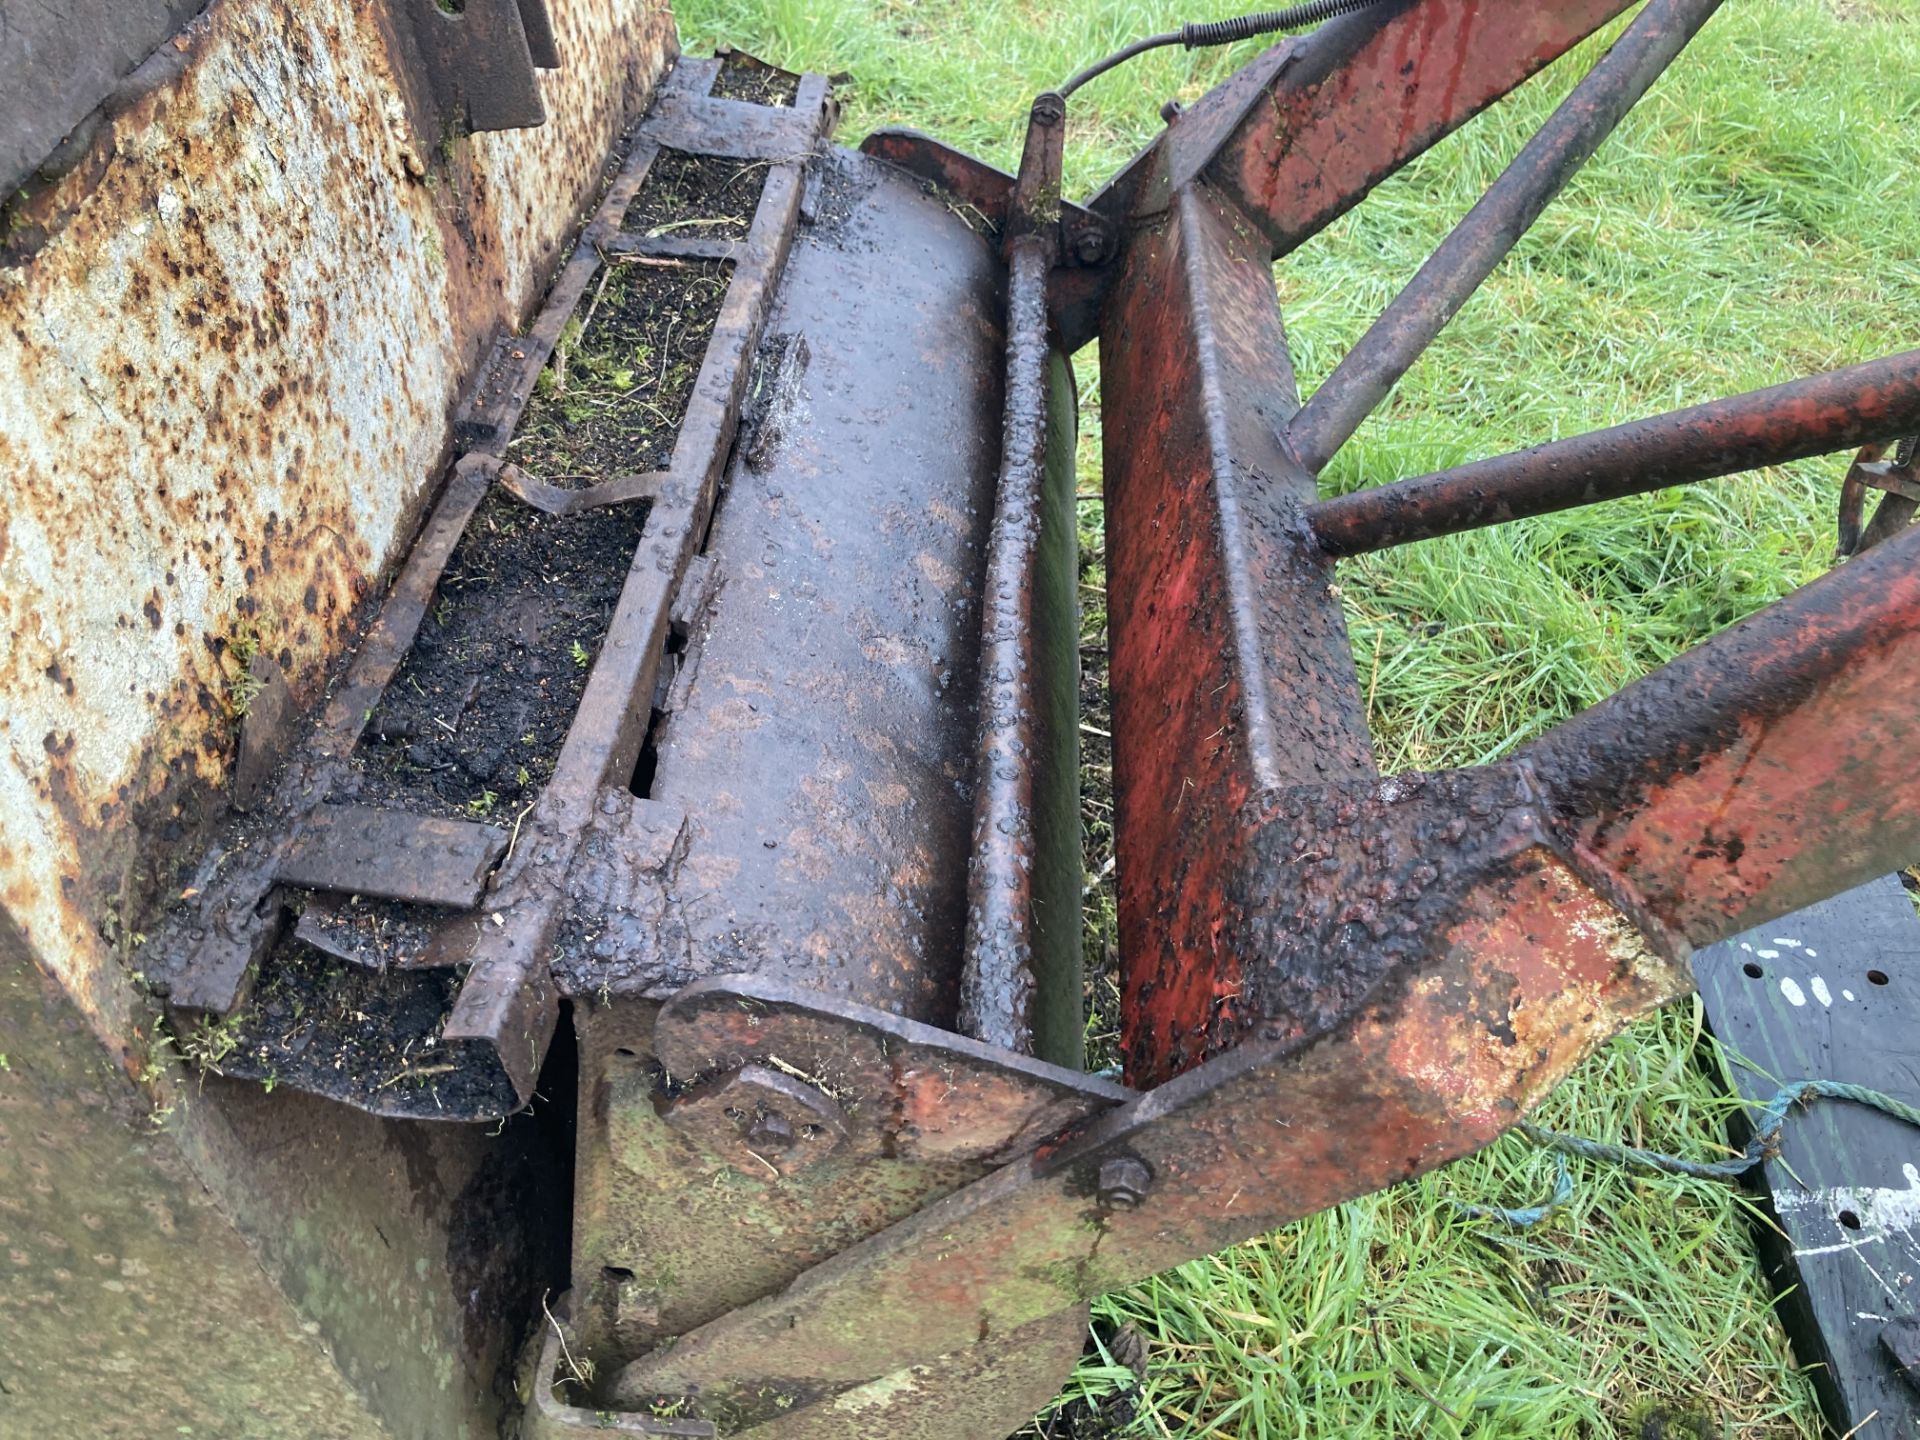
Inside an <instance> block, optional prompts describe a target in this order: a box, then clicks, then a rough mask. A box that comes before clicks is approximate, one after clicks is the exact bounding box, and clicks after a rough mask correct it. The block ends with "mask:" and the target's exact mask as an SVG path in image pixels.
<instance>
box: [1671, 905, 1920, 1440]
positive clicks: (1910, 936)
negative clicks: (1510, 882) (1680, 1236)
mask: <svg viewBox="0 0 1920 1440" xmlns="http://www.w3.org/2000/svg"><path fill="white" fill-rule="evenodd" d="M1693 971H1694V975H1695V978H1696V979H1697V980H1698V981H1699V984H1700V994H1701V998H1702V999H1703V1001H1704V1002H1705V1004H1706V1007H1707V1018H1708V1020H1709V1022H1710V1023H1711V1024H1712V1026H1713V1031H1714V1034H1715V1035H1717V1036H1718V1037H1719V1039H1720V1042H1721V1043H1722V1044H1723V1045H1724V1046H1726V1047H1727V1049H1728V1050H1729V1051H1730V1052H1731V1054H1732V1055H1733V1056H1734V1057H1735V1064H1734V1066H1733V1069H1732V1074H1731V1076H1730V1079H1731V1081H1732V1083H1733V1085H1734V1087H1735V1089H1736V1090H1737V1091H1738V1092H1739V1093H1740V1094H1741V1095H1742V1096H1744V1097H1745V1098H1746V1099H1748V1100H1752V1101H1756V1102H1758V1103H1761V1104H1764V1103H1765V1102H1766V1101H1768V1100H1770V1099H1772V1098H1773V1095H1774V1093H1775V1092H1776V1091H1777V1090H1778V1089H1779V1088H1780V1087H1781V1086H1782V1085H1784V1084H1788V1083H1790V1082H1792V1081H1795V1080H1816V1079H1817V1080H1841V1081H1847V1082H1850V1083H1852V1084H1856V1085H1866V1086H1869V1087H1871V1088H1873V1089H1875V1090H1879V1091H1882V1092H1884V1093H1886V1094H1888V1095H1891V1096H1893V1097H1894V1098H1895V1099H1897V1100H1904V1101H1905V1102H1906V1103H1908V1104H1909V1105H1920V917H1916V916H1915V914H1914V909H1913V903H1912V901H1911V900H1910V899H1909V898H1908V896H1907V894H1906V892H1905V890H1904V889H1903V888H1902V887H1901V885H1900V882H1899V881H1898V880H1896V879H1893V878H1891V877H1888V878H1886V879H1881V880H1875V881H1874V882H1873V883H1872V884H1870V885H1863V886H1861V887H1860V888H1859V889H1857V890H1852V891H1849V892H1847V893H1846V894H1844V895H1839V896H1836V897H1834V898H1833V899H1832V900H1827V901H1823V902H1821V903H1820V904H1818V905H1811V906H1809V907H1807V908H1806V909H1805V910H1801V911H1799V912H1797V913H1795V914H1792V915H1789V916H1787V917H1786V918H1785V919H1782V920H1776V921H1774V922H1773V923H1772V924H1770V925H1766V926H1763V927H1761V928H1760V929H1758V930H1753V931H1750V932H1748V933H1747V934H1744V935H1741V936H1738V937H1736V938H1735V939H1732V940H1729V941H1726V942H1725V943H1724V944H1720V945H1713V946H1709V947H1708V948H1706V949H1704V950H1702V951H1701V952H1700V953H1699V954H1697V955H1695V956H1694V958H1693ZM1758 1178H1759V1181H1760V1186H1761V1189H1762V1193H1763V1197H1764V1203H1765V1206H1766V1209H1767V1211H1768V1214H1769V1216H1770V1217H1771V1223H1769V1224H1764V1225H1761V1226H1758V1227H1756V1228H1757V1233H1758V1238H1759V1242H1760V1247H1761V1252H1762V1255H1763V1256H1764V1258H1765V1259H1766V1262H1767V1268H1768V1271H1769V1273H1770V1274H1771V1276H1772V1278H1773V1281H1774V1285H1775V1287H1776V1288H1777V1289H1778V1290H1779V1291H1780V1293H1781V1301H1780V1305H1781V1312H1782V1315H1783V1317H1784V1318H1785V1320H1786V1323H1787V1328H1788V1333H1789V1334H1790V1335H1791V1336H1792V1338H1793V1344H1794V1350H1795V1353H1796V1355H1797V1356H1798V1358H1799V1360H1800V1363H1801V1364H1802V1365H1803V1366H1805V1367H1807V1368H1808V1372H1809V1373H1810V1374H1811V1375H1812V1377H1813V1381H1814V1387H1815V1389H1816V1390H1818V1391H1819V1394H1820V1400H1821V1404H1822V1406H1823V1408H1824V1409H1825V1410H1826V1412H1827V1419H1828V1421H1829V1423H1830V1424H1832V1426H1833V1427H1834V1430H1835V1431H1836V1432H1837V1433H1841V1434H1853V1435H1857V1436H1860V1437H1862V1440H1896V1437H1898V1440H1910V1437H1913V1436H1916V1435H1920V1391H1916V1390H1915V1389H1914V1387H1913V1386H1912V1385H1911V1384H1909V1383H1908V1381H1907V1380H1906V1379H1905V1378H1904V1377H1903V1376H1902V1375H1901V1373H1900V1363H1899V1361H1897V1360H1896V1358H1895V1352H1894V1351H1893V1350H1891V1349H1889V1347H1888V1346H1887V1345H1886V1344H1885V1343H1884V1342H1885V1339H1886V1338H1887V1337H1889V1336H1892V1337H1893V1338H1895V1339H1897V1338H1898V1336H1899V1334H1900V1330H1899V1329H1898V1327H1899V1326H1901V1325H1903V1324H1904V1325H1906V1326H1908V1327H1911V1326H1912V1325H1913V1324H1914V1323H1915V1321H1916V1320H1920V1129H1916V1128H1914V1127H1913V1126H1911V1125H1907V1124H1905V1123H1904V1122H1902V1121H1899V1120H1896V1119H1894V1118H1893V1117H1892V1116H1890V1115H1883V1114H1881V1113H1880V1112H1879V1111H1877V1110H1873V1109H1870V1108H1868V1107H1866V1106H1863V1105H1854V1104H1851V1103H1848V1102H1845V1101H1839V1100H1819V1101H1815V1102H1814V1103H1813V1104H1811V1105H1810V1106H1808V1107H1805V1108H1802V1109H1797V1110H1796V1111H1795V1112H1794V1113H1793V1114H1792V1115H1791V1116H1790V1117H1789V1119H1788V1120H1787V1125H1786V1129H1785V1131H1784V1132H1783V1133H1782V1135H1781V1138H1780V1146H1779V1153H1778V1154H1777V1155H1775V1156H1774V1157H1772V1158H1770V1159H1769V1160H1768V1161H1767V1163H1766V1164H1765V1166H1764V1167H1762V1170H1761V1171H1760V1172H1758Z"/></svg>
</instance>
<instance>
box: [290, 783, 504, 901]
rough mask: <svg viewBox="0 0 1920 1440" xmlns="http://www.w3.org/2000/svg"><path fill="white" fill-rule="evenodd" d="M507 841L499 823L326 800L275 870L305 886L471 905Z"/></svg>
mask: <svg viewBox="0 0 1920 1440" xmlns="http://www.w3.org/2000/svg"><path fill="white" fill-rule="evenodd" d="M506 849H507V832H506V831H505V830H502V829H501V828H500V827H499V826H498V825H480V824H477V823H475V822H473V821H471V820H446V819H442V818H440V817H438V816H428V815H409V814H407V813H405V812H404V811H399V810H381V809H378V808H376V807H374V806H371V805H322V806H320V807H318V808H317V809H316V810H315V811H314V812H313V814H311V815H309V816H308V817H307V822H306V825H305V826H304V827H303V828H302V829H301V831H300V834H299V835H298V836H297V837H296V838H295V840H294V842H293V843H292V844H291V845H290V846H288V847H287V853H286V854H285V856H283V857H282V858H281V861H280V868H279V871H278V875H277V878H278V879H279V881H280V882H281V883H282V884H284V885H297V886H300V887H301V888H302V889H306V890H334V891H338V892H340V893H341V894H345V895H367V896H372V897H374V898H376V899H381V900H406V901H411V902H413V903H414V904H418V905H444V906H446V907H448V908H450V909H457V910H467V909H471V908H472V907H473V906H474V905H476V904H478V903H479V900H480V894H481V891H483V890H484V889H485V888H486V884H487V877H488V876H489V875H491V874H492V873H493V867H494V864H495V862H496V861H498V860H499V858H500V857H501V856H502V855H503V854H505V853H506Z"/></svg>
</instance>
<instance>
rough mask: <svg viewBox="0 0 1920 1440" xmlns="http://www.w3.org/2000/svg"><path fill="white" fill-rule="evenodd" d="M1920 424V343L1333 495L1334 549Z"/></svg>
mask: <svg viewBox="0 0 1920 1440" xmlns="http://www.w3.org/2000/svg"><path fill="white" fill-rule="evenodd" d="M1916 430H1920V350H1909V351H1907V352H1906V353H1904V354H1901V355H1890V356H1888V357H1887V358H1886V359H1884V360H1873V361H1869V362H1867V363H1866V364H1864V365H1850V366H1848V367H1847V368H1845V369H1843V370H1832V371H1829V372H1827V373H1826V374H1824V375H1814V376H1810V377H1809V378H1807V379H1805V380H1793V381H1789V382H1788V383H1787V384H1784V385H1773V386H1770V387H1768V388H1767V389H1764V390H1750V391H1748V392H1747V393H1746V394H1744V395H1736V396H1733V397H1732V398H1730V399H1726V400H1714V401H1711V402H1709V403H1707V404H1705V405H1694V406H1691V407H1689V408H1687V409H1685V410H1673V411H1669V412H1668V413H1667V414H1665V415H1656V416H1653V417H1652V418H1650V419H1646V420H1635V421H1632V422H1631V423H1629V424H1626V425H1615V426H1612V427H1610V428H1608V429H1606V430H1596V431H1594V432H1593V433H1592V434H1590V435H1577V436H1573V437H1571V438H1569V439H1566V440H1555V441H1552V442H1551V443H1549V444H1546V445H1536V446H1533V447H1532V448H1531V449H1527V450H1517V451H1514V452H1513V453H1512V454H1508V455H1500V456H1496V457H1494V458H1492V459H1489V460H1476V461H1474V462H1472V463H1471V464H1467V465H1459V466H1455V467H1454V468H1453V469H1451V470H1441V471H1438V472H1436V473H1435V474H1432V475H1422V476H1419V477H1418V478H1416V479H1412V480H1402V481H1399V482H1397V483H1396V484H1392V485H1380V486H1375V487H1374V488H1372V489H1368V490H1356V491H1354V492H1353V493H1352V494H1350V495H1341V496H1338V497H1336V498H1334V499H1331V500H1324V501H1322V502H1321V503H1319V504H1318V505H1315V506H1314V507H1313V508H1312V509H1311V510H1309V511H1308V512H1307V519H1308V522H1309V523H1310V524H1311V525H1312V526H1313V531H1314V534H1315V535H1316V536H1318V537H1319V540H1320V544H1321V545H1322V546H1323V547H1324V548H1325V549H1326V550H1327V552H1328V553H1329V554H1333V555H1362V554H1365V553H1366V552H1368V551H1370V550H1384V549H1387V548H1388V547H1389V546H1393V545H1405V544H1407V543H1408V542H1410V541H1414V540H1428V539H1432V538H1433V537H1434V536H1436V535H1452V534H1455V533H1457V532H1459V531H1462V530H1474V529H1478V528H1479V527H1481V526H1484V525H1498V524H1501V523H1503V522H1505V521H1508V520H1517V519H1519V518H1521V517H1522V516H1526V515H1545V514H1548V513H1549V512H1551V511H1554V510H1566V509H1569V508H1571V507H1572V506H1575V505H1590V504H1593V503H1595V502H1596V501H1600V500H1614V499H1618V498H1619V497H1621V496H1623V495H1642V494H1645V493H1646V492H1648V491H1651V490H1662V489H1665V488H1667V487H1668V486H1670V485H1687V484H1691V483H1693V482H1694V481H1696V480H1711V479H1714V478H1716V477H1717V476H1721V475H1733V474H1737V473H1739V472H1740V471H1743V470H1752V469H1754V468H1756V467H1757V466H1761V465H1781V464H1785V463H1786V462H1787V461H1789V460H1803V459H1806V458H1807V457H1809V456H1812V455H1826V454H1829V453H1831V452H1832V451H1835V450H1842V449H1846V448H1849V447H1851V446H1855V445H1863V444H1866V443H1868V442H1870V441H1875V440H1885V439H1887V438H1889V437H1891V436H1896V435H1906V434H1910V433H1912V432H1914V431H1916Z"/></svg>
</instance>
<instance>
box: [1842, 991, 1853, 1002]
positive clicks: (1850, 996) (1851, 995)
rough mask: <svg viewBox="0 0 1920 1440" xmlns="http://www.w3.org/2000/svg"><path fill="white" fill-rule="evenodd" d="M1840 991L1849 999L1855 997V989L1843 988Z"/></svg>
mask: <svg viewBox="0 0 1920 1440" xmlns="http://www.w3.org/2000/svg"><path fill="white" fill-rule="evenodd" d="M1840 993H1841V994H1842V995H1844V996H1846V997H1847V999H1849V1000H1851V999H1853V991H1851V990H1842V991H1841V992H1840Z"/></svg>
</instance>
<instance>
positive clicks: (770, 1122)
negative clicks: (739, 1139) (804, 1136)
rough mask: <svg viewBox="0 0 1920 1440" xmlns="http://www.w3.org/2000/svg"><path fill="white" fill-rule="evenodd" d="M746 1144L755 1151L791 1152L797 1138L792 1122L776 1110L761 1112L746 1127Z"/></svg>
mask: <svg viewBox="0 0 1920 1440" xmlns="http://www.w3.org/2000/svg"><path fill="white" fill-rule="evenodd" d="M746 1130H747V1144H749V1145H751V1146H752V1147H753V1148H754V1149H756V1150H763V1151H764V1150H791V1149H792V1148H793V1142H794V1141H795V1140H796V1139H798V1138H799V1137H798V1136H796V1135H795V1134H794V1131H793V1122H792V1121H791V1120H789V1119H787V1117H786V1116H784V1115H782V1114H781V1113H780V1112H779V1111H778V1110H763V1111H761V1112H760V1113H759V1114H758V1115H756V1116H755V1117H754V1118H753V1122H752V1123H751V1124H750V1125H748V1126H747V1127H746Z"/></svg>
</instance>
